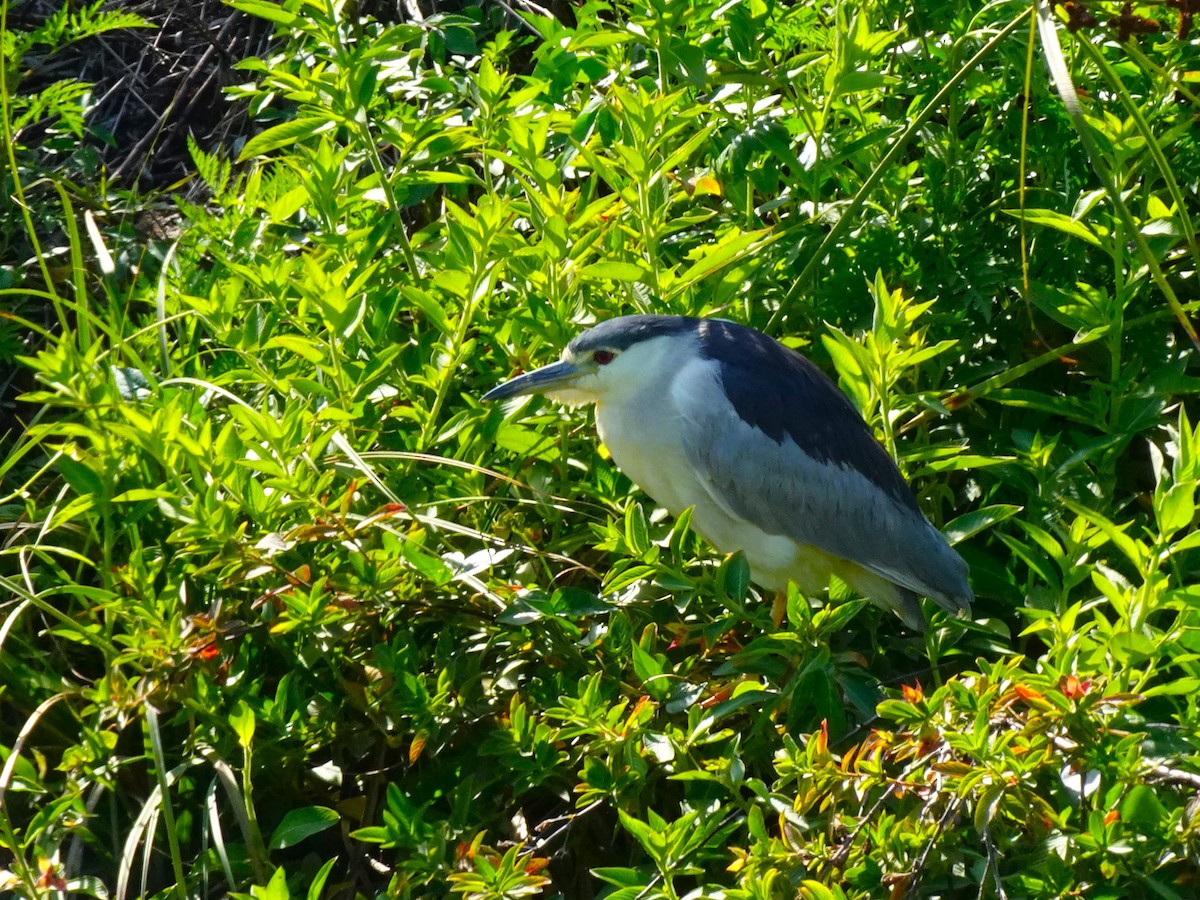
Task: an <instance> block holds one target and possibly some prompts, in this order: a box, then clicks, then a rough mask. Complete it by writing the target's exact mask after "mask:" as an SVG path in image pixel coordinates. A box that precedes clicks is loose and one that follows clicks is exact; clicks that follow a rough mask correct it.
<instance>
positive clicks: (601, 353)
mask: <svg viewBox="0 0 1200 900" xmlns="http://www.w3.org/2000/svg"><path fill="white" fill-rule="evenodd" d="M616 355H617V354H615V353H613V352H612V351H611V350H597V351H596V352H595V353H593V354H592V359H594V360H595V361H596V362H598V363H599V364H600V365H602V366H607V365H608V364H609V363H610V362H612V361H613V358H614V357H616Z"/></svg>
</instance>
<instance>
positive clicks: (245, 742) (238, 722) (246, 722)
mask: <svg viewBox="0 0 1200 900" xmlns="http://www.w3.org/2000/svg"><path fill="white" fill-rule="evenodd" d="M229 725H230V727H231V728H233V733H234V734H236V735H237V739H238V743H239V744H240V745H241V746H242V748H243V749H249V748H250V744H251V743H252V742H253V741H254V710H252V709H251V708H250V707H249V706H247V705H246V701H245V700H239V701H238V702H237V705H236V706H234V708H233V711H232V712H231V713H230V714H229Z"/></svg>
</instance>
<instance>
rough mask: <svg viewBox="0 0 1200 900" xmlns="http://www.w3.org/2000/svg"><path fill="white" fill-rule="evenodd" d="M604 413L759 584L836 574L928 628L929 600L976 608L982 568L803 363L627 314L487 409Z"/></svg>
mask: <svg viewBox="0 0 1200 900" xmlns="http://www.w3.org/2000/svg"><path fill="white" fill-rule="evenodd" d="M524 394H546V395H548V396H549V397H550V398H551V399H553V400H556V401H558V402H561V403H566V404H570V405H578V404H582V403H595V404H596V426H597V428H598V429H599V431H600V438H601V440H603V441H604V443H605V444H606V445H607V446H608V449H609V451H610V452H611V454H612V458H613V460H614V461H615V462H616V464H617V465H618V466H619V467H620V468H621V469H622V470H623V471H624V472H625V474H626V475H628V476H629V477H630V479H632V480H633V481H634V482H635V483H636V484H637V485H638V486H640V487H641V488H642V489H643V490H644V491H646V493H647V494H649V495H650V496H651V497H652V498H653V499H654V500H655V502H657V503H659V504H660V505H662V506H664V507H666V509H667V510H668V511H669V512H670V513H671V514H672V515H678V514H679V513H680V512H681V511H682V510H684V509H686V508H687V507H689V506H691V507H694V510H693V513H692V526H693V527H694V528H695V530H696V531H697V532H698V533H699V534H700V535H702V536H703V537H704V538H705V539H707V540H708V541H709V543H711V544H712V545H713V546H715V547H716V548H718V549H719V550H722V551H725V552H731V551H735V550H742V551H743V552H744V553H745V554H746V559H747V561H748V562H749V563H750V572H751V575H752V577H753V578H754V580H755V581H756V582H758V583H759V584H760V585H762V586H763V587H765V588H768V589H770V590H773V591H783V590H786V588H787V583H788V580H789V579H790V580H792V581H794V582H796V585H797V587H799V588H800V590H801V591H802V592H804V593H805V594H806V595H808V596H810V597H811V596H813V595H814V594H816V593H818V592H819V591H821V590H822V589H824V588H825V587H826V586H827V585H828V583H829V577H830V575H836V576H837V577H838V578H840V579H841V580H842V581H844V582H846V583H847V584H848V585H850V586H851V587H852V588H853V589H854V590H856V591H858V592H859V593H860V594H862V595H863V596H865V597H867V598H868V599H869V600H871V601H872V602H874V603H876V604H877V605H879V606H882V607H884V608H885V609H891V610H893V611H895V613H896V614H897V615H898V616H899V617H900V618H901V619H902V620H903V621H904V622H905V624H907V625H908V626H909V627H911V628H914V629H918V630H920V629H923V628H924V626H925V619H924V616H923V615H922V613H921V607H920V605H919V604H918V602H917V598H918V597H930V598H932V599H933V600H935V601H937V603H938V604H939V605H941V606H942V607H944V608H945V609H947V610H949V611H950V612H953V613H955V614H958V615H962V614H964V613H967V612H969V611H970V607H971V600H972V599H973V598H972V594H971V587H970V585H969V584H968V582H967V566H966V564H965V563H964V562H963V560H962V558H961V557H960V556H959V555H958V554H957V553H955V552H954V550H953V549H951V547H950V545H949V543H947V541H946V539H945V537H943V536H942V533H941V532H940V531H938V530H937V529H936V528H934V527H933V525H931V524H930V523H929V520H928V519H926V518H925V516H924V515H923V514H922V513H921V510H920V508H919V507H918V506H917V503H916V500H915V499H914V498H913V495H912V491H910V490H909V487H908V485H907V484H906V483H905V481H904V477H903V476H902V475H901V474H900V470H899V469H897V468H896V464H895V463H894V462H893V461H892V458H891V457H890V456H889V455H888V454H887V452H886V451H885V450H884V449H883V447H881V446H880V444H879V442H878V441H876V440H875V437H874V436H873V435H872V434H871V431H870V429H869V428H868V427H867V425H866V423H865V422H864V421H863V419H862V416H861V415H859V413H858V411H857V410H856V409H855V408H854V406H853V405H852V404H851V403H850V400H849V399H848V398H847V397H846V395H845V394H843V393H842V392H841V391H840V390H838V388H837V387H836V386H835V385H834V384H833V382H831V381H830V380H829V379H828V378H826V377H825V375H824V374H823V373H822V372H821V370H820V369H818V368H817V367H816V366H814V365H813V364H812V363H811V362H809V361H808V360H807V359H805V358H804V357H803V356H801V355H800V354H799V353H797V352H795V351H794V350H791V349H789V348H787V347H785V346H783V345H782V344H780V343H779V342H778V341H776V340H774V339H772V338H769V337H767V336H766V335H765V334H762V333H761V332H758V331H755V330H754V329H753V328H747V327H745V326H743V325H737V324H735V323H733V322H727V321H725V320H722V319H693V318H688V317H685V316H623V317H621V318H617V319H610V320H609V321H607V322H602V323H601V324H599V325H597V326H596V327H594V328H592V329H590V330H588V331H585V332H584V333H583V334H581V335H579V336H578V337H577V338H575V340H573V341H571V343H570V344H569V345H568V346H567V349H566V350H564V351H563V354H562V358H561V359H560V360H559V361H558V362H556V363H554V364H552V365H549V366H545V367H544V368H541V369H537V370H536V371H533V372H528V373H526V374H524V375H520V376H518V377H517V378H514V379H512V380H511V381H508V382H506V383H504V384H502V385H500V386H499V387H497V388H495V389H493V390H492V391H490V392H488V393H487V394H486V395H485V396H484V398H483V399H484V400H503V399H505V398H508V397H517V396H520V395H524Z"/></svg>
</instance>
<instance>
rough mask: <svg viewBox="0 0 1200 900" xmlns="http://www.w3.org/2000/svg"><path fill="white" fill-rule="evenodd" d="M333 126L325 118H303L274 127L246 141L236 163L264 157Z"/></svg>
mask: <svg viewBox="0 0 1200 900" xmlns="http://www.w3.org/2000/svg"><path fill="white" fill-rule="evenodd" d="M333 126H334V123H333V122H331V121H330V120H329V119H328V118H327V117H326V116H305V117H302V118H299V119H292V120H291V121H289V122H284V123H283V124H281V125H275V126H273V127H271V128H268V129H267V130H266V131H261V132H259V133H258V134H256V135H255V136H254V137H252V138H250V140H248V141H246V146H244V147H243V148H242V152H241V153H240V154H238V162H245V161H246V160H248V159H254V158H256V157H259V156H265V155H266V154H268V153H270V152H271V151H273V150H278V149H279V148H281V147H290V146H292V145H293V144H297V143H300V142H301V141H305V140H307V139H308V138H311V137H313V136H314V135H318V134H322V133H324V132H326V131H330V130H332V129H333Z"/></svg>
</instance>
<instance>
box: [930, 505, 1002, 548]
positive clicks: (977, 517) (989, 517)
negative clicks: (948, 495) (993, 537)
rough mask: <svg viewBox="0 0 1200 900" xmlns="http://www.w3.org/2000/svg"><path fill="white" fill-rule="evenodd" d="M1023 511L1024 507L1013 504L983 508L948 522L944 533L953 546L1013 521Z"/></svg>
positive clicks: (943, 530)
mask: <svg viewBox="0 0 1200 900" xmlns="http://www.w3.org/2000/svg"><path fill="white" fill-rule="evenodd" d="M1021 510H1022V507H1020V506H1016V505H1015V504H1011V503H996V504H993V505H992V506H983V507H980V508H979V509H976V510H972V511H971V512H969V513H964V514H963V515H961V516H959V517H958V518H956V519H953V520H951V521H950V522H947V523H946V526H945V527H944V528H943V529H942V533H943V534H945V535H946V539H947V540H948V541H950V543H951V544H957V543H960V542H962V541H965V540H966V539H967V538H969V537H974V536H975V535H977V534H979V532H981V531H986V530H987V529H988V528H991V527H992V526H993V525H998V524H999V523H1000V522H1003V521H1004V520H1005V519H1011V518H1012V517H1013V516H1015V515H1016V514H1017V513H1019V512H1020V511H1021Z"/></svg>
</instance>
